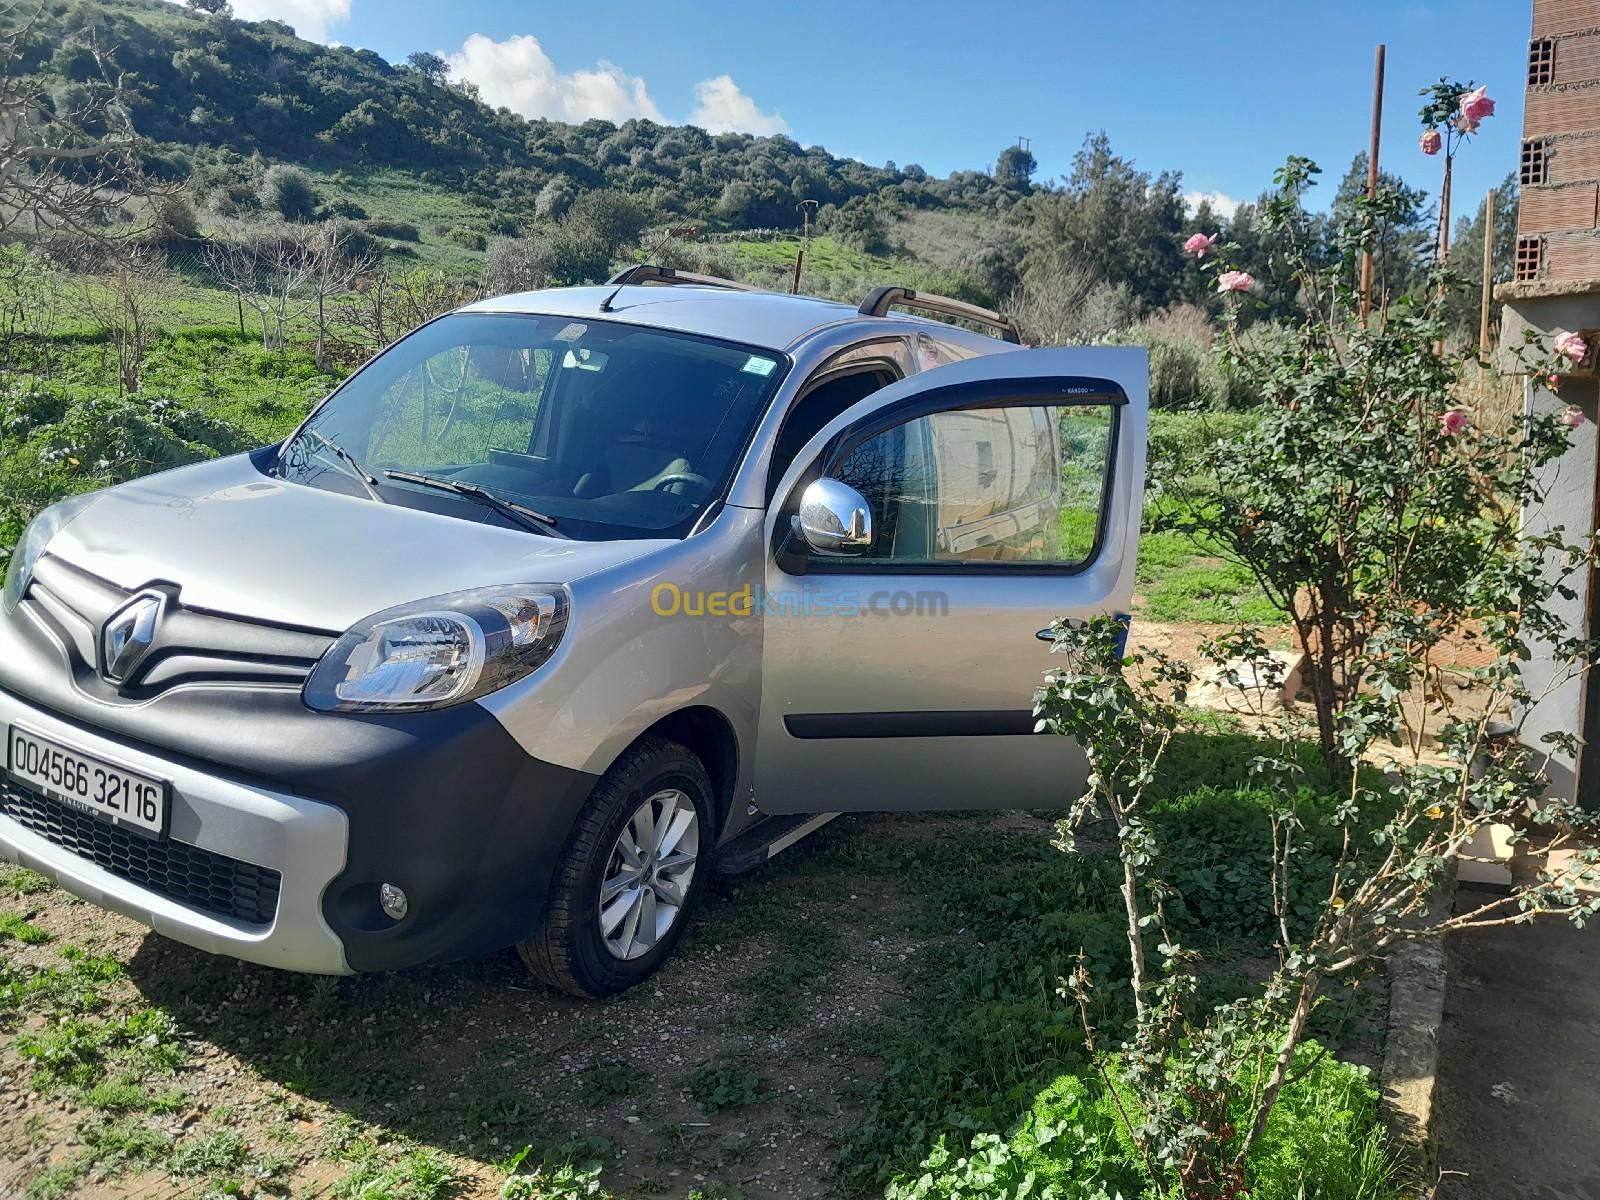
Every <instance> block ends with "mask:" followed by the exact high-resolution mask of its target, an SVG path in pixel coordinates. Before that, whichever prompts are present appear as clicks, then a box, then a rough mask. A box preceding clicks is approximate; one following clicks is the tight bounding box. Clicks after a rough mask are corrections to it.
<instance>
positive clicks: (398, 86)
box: [0, 0, 1008, 234]
mask: <svg viewBox="0 0 1600 1200" xmlns="http://www.w3.org/2000/svg"><path fill="white" fill-rule="evenodd" d="M33 8H34V5H33V4H30V3H27V2H25V3H22V4H18V5H15V6H8V7H7V8H6V9H5V10H4V11H3V12H0V25H3V24H5V23H7V22H11V23H17V22H22V21H27V20H29V19H30V13H31V12H32V10H33ZM31 20H32V28H31V31H30V36H29V38H28V43H27V52H26V55H25V57H24V61H23V63H22V66H23V68H24V70H26V71H28V72H30V73H37V74H38V75H40V76H41V77H42V78H43V79H44V81H45V82H46V84H47V86H48V87H49V88H50V89H51V92H52V94H53V95H55V96H57V97H65V96H68V95H70V93H71V91H72V89H73V88H75V87H83V86H85V85H86V84H87V83H88V82H89V81H91V80H92V79H93V78H94V76H95V73H96V71H97V69H98V68H97V65H96V61H95V57H94V54H93V53H92V51H91V47H99V48H100V49H101V50H105V51H109V52H110V54H111V57H112V58H113V60H114V61H115V63H116V66H117V68H118V69H120V70H122V71H124V72H126V78H127V81H128V82H130V83H132V84H133V85H134V90H135V93H136V97H137V99H136V103H135V105H134V119H135V121H136V123H137V125H138V128H139V129H140V131H141V132H142V133H143V134H144V135H145V136H146V137H148V138H150V139H152V140H153V141H154V142H155V143H157V144H158V145H157V147H156V149H155V150H153V152H152V154H151V166H152V167H153V168H154V169H155V170H157V171H159V172H162V173H164V174H166V175H169V176H175V177H191V176H192V177H193V178H194V179H195V182H196V184H197V190H199V191H201V192H203V193H204V194H205V195H206V196H208V197H210V198H211V199H212V200H213V202H214V203H215V204H216V206H217V208H218V210H219V211H224V212H225V211H227V209H228V207H229V205H230V203H237V201H238V197H237V196H233V195H231V193H233V192H236V191H237V190H238V188H237V184H238V183H239V182H240V181H241V179H242V177H243V175H242V171H241V167H242V165H243V163H244V162H245V161H246V160H248V159H250V158H251V157H252V156H255V155H260V156H262V157H264V158H265V159H267V160H269V161H286V162H295V163H300V164H304V165H306V166H310V167H314V168H319V169H320V170H321V171H323V172H335V171H339V170H345V171H358V172H359V173H362V174H368V173H371V172H372V171H374V170H377V171H383V170H385V169H387V170H389V171H392V172H399V173H403V174H405V175H408V176H412V177H415V178H416V179H418V180H420V181H422V182H423V183H425V184H427V185H429V187H430V188H438V189H448V190H449V191H450V192H452V193H454V194H456V195H458V196H460V197H461V198H462V199H463V200H465V201H467V202H469V203H471V204H472V205H474V206H475V207H476V208H478V209H481V210H482V211H483V222H482V223H483V224H484V225H485V226H486V232H491V233H496V232H497V233H507V234H511V233H515V232H516V231H517V230H518V229H519V228H520V227H521V226H522V225H523V224H524V223H525V222H526V221H528V220H530V219H532V218H534V217H536V216H547V215H550V213H551V212H552V211H558V210H559V209H560V208H561V207H563V206H564V205H566V204H569V203H570V202H571V200H572V199H573V198H575V197H576V196H577V195H579V194H581V193H582V192H584V191H587V190H592V189H600V188H605V189H613V190H618V191H622V192H627V193H632V194H636V195H639V196H640V197H641V198H642V199H647V200H648V202H649V204H650V206H651V207H652V208H653V209H654V210H655V211H656V212H658V213H660V214H661V215H662V216H663V217H665V218H668V219H683V220H688V221H693V222H696V223H701V224H704V225H706V226H708V227H713V228H722V229H745V228H754V227H761V226H785V227H788V226H791V225H793V224H794V222H795V218H796V214H795V205H796V203H797V202H798V201H799V200H801V199H812V200H816V201H818V202H819V203H820V204H822V205H825V206H842V205H844V204H846V203H847V202H848V201H850V200H851V199H853V198H856V197H869V196H870V197H882V196H885V194H886V193H893V201H894V202H896V203H897V204H899V205H903V206H905V207H908V208H913V209H917V208H943V207H961V208H974V207H978V208H983V207H989V206H993V205H994V204H996V203H1000V202H1004V200H1005V199H1007V198H1008V194H1007V192H1006V189H1004V188H1002V187H1000V186H999V185H998V184H997V183H996V182H995V181H994V180H993V179H991V178H990V177H989V176H988V175H986V174H984V173H982V172H977V171H971V172H959V173H957V174H956V175H954V176H952V177H951V178H949V179H934V178H931V177H929V176H928V175H927V173H926V172H924V171H923V170H921V168H919V167H916V166H906V167H904V168H894V167H892V166H888V167H870V166H867V165H866V164H864V163H861V162H857V161H855V160H853V159H847V158H838V157H835V156H834V155H831V154H829V153H828V152H827V151H826V150H824V149H823V148H822V147H820V146H812V147H802V146H801V145H800V144H799V143H798V142H796V141H794V140H793V139H791V138H787V137H754V136H751V135H749V134H740V133H725V134H715V135H713V134H710V133H707V132H706V131H705V130H702V129H699V128H696V127H693V126H668V125H660V124H656V123H655V122H652V121H645V120H632V121H628V122H625V123H624V124H622V125H620V126H617V125H613V124H611V123H610V122H608V121H599V120H593V121H586V122H584V123H583V124H581V125H567V124H561V123H558V122H554V121H546V120H533V121H530V120H527V119H525V118H523V117H521V116H519V115H517V114H515V113H513V112H511V111H510V110H508V109H504V108H501V109H498V110H497V109H492V108H490V107H489V106H488V105H486V104H484V103H483V102H482V101H481V100H480V99H479V98H478V97H477V94H476V89H475V88H473V87H472V86H471V85H470V84H460V83H452V82H448V81H445V80H443V79H442V78H441V74H442V72H441V71H439V70H438V69H437V63H436V62H435V64H434V65H435V69H432V70H429V69H418V68H415V67H412V66H408V65H403V64H393V63H389V62H387V61H385V60H384V59H383V58H382V57H381V56H380V55H378V54H376V53H374V52H373V51H371V50H356V49H351V48H348V47H342V46H323V45H319V44H317V43H315V42H309V41H306V40H304V39H303V38H300V37H297V36H295V34H294V31H293V30H292V29H291V28H290V27H289V26H288V25H285V24H283V23H281V22H277V21H257V22H250V21H239V20H235V19H233V18H231V17H227V16H213V15H207V14H204V13H199V12H194V11H191V10H189V9H186V8H182V7H179V6H177V5H175V4H171V3H167V2H166V0H43V3H40V4H39V5H38V9H37V15H34V16H32V17H31ZM885 198H887V197H885Z"/></svg>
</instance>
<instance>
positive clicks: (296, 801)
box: [0, 691, 351, 975]
mask: <svg viewBox="0 0 1600 1200" xmlns="http://www.w3.org/2000/svg"><path fill="white" fill-rule="evenodd" d="M12 724H21V725H25V726H26V727H28V728H29V729H31V730H33V731H34V732H36V733H39V734H41V735H43V736H45V737H48V738H51V739H53V740H55V741H58V742H61V743H63V744H65V745H68V746H75V747H78V748H80V749H82V750H83V751H84V752H85V753H87V754H93V755H96V756H98V757H100V758H103V759H105V760H107V761H109V762H113V763H120V764H122V765H125V766H127V767H128V768H130V769H132V770H136V771H141V772H143V773H145V774H148V775H154V776H156V777H158V778H163V779H169V780H171V781H172V826H171V831H170V836H171V837H172V838H173V839H174V840H175V841H179V842H183V843H185V844H187V845H191V846H198V847H200V848H201V849H203V850H209V851H212V852H213V853H215V854H219V855H225V856H227V857H228V858H232V859H239V860H241V861H243V862H250V863H254V864H255V865H257V866H260V867H267V868H270V869H272V870H275V871H277V872H278V874H279V875H280V876H281V882H280V885H279V888H278V904H277V911H276V912H275V913H274V914H273V917H272V920H271V922H270V923H269V924H266V925H258V924H246V923H245V922H242V921H233V920H229V919H228V918H226V917H222V916H217V915H214V914H212V913H208V912H204V911H202V910H201V909H198V908H195V907H191V906H189V905H186V904H183V903H180V902H178V901H177V900H174V899H171V898H169V897H168V896H164V895H162V894H160V893H159V892H156V891H153V890H150V889H148V888H145V887H141V886H140V885H139V884H137V883H135V882H133V881H131V880H129V879H127V878H124V877H123V876H122V875H119V874H117V873H115V872H113V871H112V870H108V869H107V868H105V867H102V866H99V865H97V864H95V863H94V862H92V861H90V860H89V859H88V858H84V857H80V856H79V855H77V854H74V853H73V852H72V851H71V850H68V849H66V848H64V847H62V846H60V845H57V844H56V843H55V842H53V841H51V840H49V839H48V838H46V837H45V836H43V835H42V834H40V833H37V832H35V831H33V830H31V829H29V828H27V827H26V826H24V825H23V824H21V823H19V822H18V821H15V820H12V819H10V818H9V817H7V816H5V815H4V814H0V858H4V859H7V860H9V861H11V862H15V863H20V864H21V865H22V866H25V867H28V868H30V869H32V870H34V871H37V872H39V873H40V874H41V875H44V876H45V877H46V878H48V879H51V880H53V881H54V882H56V883H58V884H60V885H61V886H62V887H63V888H65V889H66V890H67V891H69V892H72V893H73V894H74V895H77V896H82V897H83V898H84V899H85V900H88V901H90V902H92V903H94V904H98V905H99V906H100V907H102V908H106V909H110V910H111V911H112V912H118V913H121V914H122V915H123V916H125V917H130V918H132V919H133V920H135V921H138V922H140V923H141V924H143V925H148V926H149V927H150V928H151V929H154V930H155V931H156V932H157V933H159V934H162V935H164V936H166V937H170V938H172V939H173V940H175V941H179V942H183V943H185V944H187V945H190V946H195V947H198V948H199V949H201V950H207V951H210V952H211V953H213V954H226V955H229V956H231V957H233V958H239V959H243V960H245V961H246V962H253V963H261V964H263V965H265V966H269V967H282V968H285V969H287V970H291V971H309V972H314V973H317V974H323V975H342V974H348V973H349V972H350V970H351V967H350V964H349V963H348V962H347V961H346V958H345V950H344V945H343V943H342V942H341V941H340V939H339V937H338V935H337V934H336V933H335V932H334V931H333V929H332V927H331V926H330V925H329V923H328V921H327V919H326V918H325V917H324V915H323V912H322V898H323V894H324V893H325V892H326V891H327V888H328V886H329V884H330V883H332V881H333V880H334V879H335V878H336V877H337V876H338V875H339V874H340V872H341V871H343V869H344V866H345V852H346V844H347V840H348V834H349V824H348V821H347V820H346V817H345V814H344V813H343V812H342V811H340V810H339V809H338V808H337V807H335V806H333V805H331V804H322V803H318V802H317V801H313V800H307V799H305V798H303V797H300V796H294V795H290V794H288V793H286V792H282V791H275V790H272V789H270V788H267V787H262V786H257V785H252V784H248V783H243V782H235V781H233V780H229V779H225V778H220V777H218V776H216V775H213V774H209V773H207V772H204V771H200V770H197V769H195V768H194V767H192V766H189V765H187V764H185V763H182V762H179V761H176V760H174V759H172V758H168V757H162V756H158V755H156V754H153V753H151V752H150V751H148V750H146V749H142V748H140V747H138V746H135V745H131V744H129V743H127V742H125V741H118V740H113V739H111V738H108V737H105V736H103V735H101V734H99V733H96V732H94V731H92V730H88V729H85V728H83V727H82V726H79V725H75V724H72V723H69V722H67V721H64V720H62V719H60V718H59V717H57V716H55V715H53V714H51V713H48V712H46V711H44V710H43V709H40V708H36V707H34V706H32V705H29V704H26V703H24V702H23V701H22V700H20V699H18V698H17V697H15V696H12V695H10V694H9V693H7V692H5V691H0V746H4V745H5V744H6V742H5V739H6V732H7V730H8V729H9V727H10V726H11V725H12ZM0 753H3V751H0Z"/></svg>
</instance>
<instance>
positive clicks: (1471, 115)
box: [1461, 88, 1494, 129]
mask: <svg viewBox="0 0 1600 1200" xmlns="http://www.w3.org/2000/svg"><path fill="white" fill-rule="evenodd" d="M1487 90H1488V89H1487V88H1475V89H1473V90H1472V91H1470V92H1465V93H1463V94H1462V96H1461V115H1462V117H1463V118H1465V119H1466V120H1468V121H1471V122H1472V127H1473V129H1476V128H1477V127H1478V122H1479V121H1481V120H1483V119H1484V118H1485V117H1492V116H1494V101H1493V100H1491V99H1489V97H1488V96H1486V95H1485V94H1484V93H1485V92H1486V91H1487Z"/></svg>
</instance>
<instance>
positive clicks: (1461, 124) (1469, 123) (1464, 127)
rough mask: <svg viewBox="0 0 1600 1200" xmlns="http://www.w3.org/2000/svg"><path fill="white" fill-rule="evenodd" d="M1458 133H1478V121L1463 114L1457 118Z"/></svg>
mask: <svg viewBox="0 0 1600 1200" xmlns="http://www.w3.org/2000/svg"><path fill="white" fill-rule="evenodd" d="M1456 132H1457V133H1477V132H1478V123H1477V122H1476V121H1474V120H1473V119H1472V118H1471V117H1469V116H1467V115H1466V114H1465V113H1463V114H1462V115H1461V116H1459V117H1457V118H1456Z"/></svg>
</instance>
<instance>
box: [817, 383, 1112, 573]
mask: <svg viewBox="0 0 1600 1200" xmlns="http://www.w3.org/2000/svg"><path fill="white" fill-rule="evenodd" d="M1115 432H1116V408H1115V407H1114V406H1113V405H1111V404H1109V403H1098V404H1070V405H997V406H994V407H989V408H967V409H955V410H950V411H945V412H936V413H931V414H928V415H926V416H921V417H917V418H915V419H913V420H909V421H906V422H904V423H903V424H900V425H896V426H894V427H893V428H890V429H887V430H884V431H883V432H881V433H878V434H875V435H874V436H872V437H870V438H868V439H867V440H866V441H864V442H862V443H861V444H860V445H859V446H857V447H856V448H855V449H854V450H852V451H851V452H850V453H849V455H848V456H847V457H846V458H845V460H844V461H843V462H842V463H841V464H840V465H839V467H838V468H837V469H836V470H835V471H834V472H833V474H834V475H836V476H837V478H839V479H840V480H842V481H843V482H845V483H848V484H849V485H850V486H851V487H853V488H855V489H856V490H857V491H858V492H860V493H861V494H862V496H864V497H865V498H866V500H867V503H868V506H869V507H870V508H871V510H872V517H873V544H872V547H871V549H870V550H869V551H868V552H867V554H866V556H865V557H866V558H868V559H869V560H875V561H878V562H892V563H896V564H904V565H908V566H909V565H918V564H922V565H927V566H930V567H932V566H935V565H937V564H940V563H1026V564H1033V565H1036V566H1051V565H1053V566H1058V567H1061V568H1064V569H1072V568H1076V567H1079V566H1082V565H1083V564H1085V563H1087V562H1088V561H1089V560H1090V559H1091V558H1092V557H1093V555H1094V552H1095V548H1096V545H1097V543H1098V540H1099V533H1100V526H1101V514H1102V511H1103V508H1104V505H1105V497H1106V493H1107V484H1108V482H1109V478H1110V472H1111V462H1112V458H1111V452H1112V444H1113V442H1114V440H1115Z"/></svg>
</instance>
